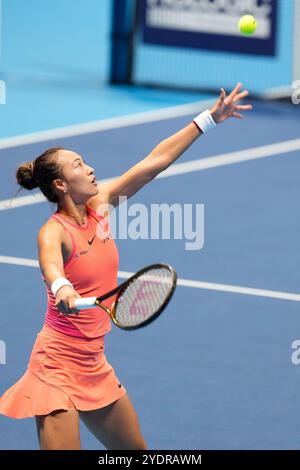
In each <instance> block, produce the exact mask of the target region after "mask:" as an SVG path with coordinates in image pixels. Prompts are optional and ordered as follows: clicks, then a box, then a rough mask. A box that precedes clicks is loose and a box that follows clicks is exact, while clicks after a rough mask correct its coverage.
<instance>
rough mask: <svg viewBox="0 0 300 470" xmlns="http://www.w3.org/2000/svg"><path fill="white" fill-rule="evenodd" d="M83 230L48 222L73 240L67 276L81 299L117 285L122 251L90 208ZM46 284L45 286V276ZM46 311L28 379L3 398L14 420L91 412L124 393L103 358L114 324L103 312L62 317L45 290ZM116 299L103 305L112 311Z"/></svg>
mask: <svg viewBox="0 0 300 470" xmlns="http://www.w3.org/2000/svg"><path fill="white" fill-rule="evenodd" d="M86 209H87V222H86V224H85V225H84V226H82V227H79V226H77V225H75V224H72V223H71V222H69V221H68V220H66V219H65V218H63V217H62V216H61V215H60V214H58V213H55V214H53V215H52V216H51V217H50V220H53V221H54V222H56V223H59V224H61V225H62V226H63V228H64V230H66V231H67V232H68V233H69V236H70V237H71V240H72V253H71V255H70V256H69V258H68V259H67V261H66V262H65V264H64V273H65V277H66V278H67V279H68V280H69V281H70V282H71V283H72V284H73V286H74V289H75V290H76V291H77V292H78V293H79V295H81V296H82V297H91V296H100V295H102V294H104V293H106V292H108V291H109V290H111V289H113V288H114V287H116V285H117V272H118V261H119V257H118V251H117V247H116V245H115V242H114V240H113V238H112V234H111V231H110V227H109V224H108V222H107V220H106V219H105V218H104V217H102V216H100V215H98V214H97V213H96V212H95V211H94V210H93V209H92V208H90V207H88V206H86ZM43 280H44V281H45V279H44V277H43ZM46 289H47V296H48V307H47V311H46V316H45V322H44V326H43V328H42V330H41V331H40V332H39V333H38V335H37V338H36V341H35V344H34V346H33V350H32V352H31V355H30V359H29V362H28V368H27V370H26V372H25V374H24V375H23V376H22V377H21V378H20V379H19V380H18V381H17V382H16V383H15V384H14V385H13V386H12V387H10V388H9V389H8V390H7V391H6V392H5V393H4V395H3V396H2V397H1V398H0V413H1V414H4V415H6V416H9V417H11V418H29V417H33V416H37V415H47V414H50V413H51V412H53V411H56V410H68V409H70V408H76V409H77V410H78V411H90V410H95V409H98V408H102V407H104V406H107V405H109V404H111V403H113V402H114V401H116V400H118V399H119V398H121V397H122V396H123V395H125V394H126V390H125V388H124V387H123V386H122V385H121V384H120V382H119V380H118V378H117V376H116V374H115V372H114V369H113V368H112V366H111V365H110V364H109V363H108V362H107V359H106V356H105V354H104V337H105V335H106V334H107V333H108V332H109V331H110V330H111V320H110V318H109V316H108V314H107V313H106V312H105V311H104V310H102V309H101V308H95V309H86V310H80V311H79V314H78V315H76V314H71V315H67V316H64V315H62V313H60V311H59V310H58V309H57V307H56V306H55V298H54V296H53V295H52V292H51V290H50V289H49V288H48V287H47V285H46ZM113 300H114V297H112V298H110V299H107V300H106V301H104V302H103V303H104V305H106V306H107V307H108V308H109V307H110V306H111V304H112V302H113Z"/></svg>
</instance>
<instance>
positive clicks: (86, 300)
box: [74, 297, 97, 310]
mask: <svg viewBox="0 0 300 470" xmlns="http://www.w3.org/2000/svg"><path fill="white" fill-rule="evenodd" d="M96 298H97V297H82V298H81V299H75V302H74V304H75V307H76V308H77V310H83V309H85V308H94V307H97V305H96V304H95V300H96Z"/></svg>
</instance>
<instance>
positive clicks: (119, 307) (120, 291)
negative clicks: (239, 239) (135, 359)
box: [74, 263, 177, 330]
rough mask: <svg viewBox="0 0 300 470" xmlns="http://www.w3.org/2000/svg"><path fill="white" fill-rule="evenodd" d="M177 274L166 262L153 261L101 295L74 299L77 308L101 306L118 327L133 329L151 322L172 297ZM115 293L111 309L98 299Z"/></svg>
mask: <svg viewBox="0 0 300 470" xmlns="http://www.w3.org/2000/svg"><path fill="white" fill-rule="evenodd" d="M176 283H177V274H176V271H175V269H174V268H172V267H171V266H170V265H168V264H161V263H157V264H152V265H149V266H146V267H145V268H143V269H141V270H140V271H138V272H137V273H136V274H134V275H133V276H131V277H130V278H129V279H127V281H125V282H123V283H122V284H121V285H119V286H118V287H116V288H115V289H113V290H112V291H110V292H108V293H106V294H104V295H102V296H100V297H81V298H79V299H75V301H74V305H75V307H76V308H77V309H86V308H94V307H100V308H102V309H103V310H105V311H106V313H107V314H108V315H109V316H110V318H111V319H112V321H113V322H114V324H115V325H116V326H118V327H119V328H123V329H125V330H135V329H137V328H141V327H143V326H146V325H148V324H149V323H151V322H152V321H153V320H154V319H155V318H157V317H158V315H160V314H161V313H162V312H163V310H164V309H165V308H166V306H167V305H168V303H169V301H170V300H171V298H172V296H173V294H174V291H175V287H176ZM115 294H117V295H116V298H115V300H114V302H113V303H112V305H111V308H110V309H108V308H107V307H106V306H104V305H103V304H102V303H101V302H102V301H103V300H105V299H108V298H109V297H112V296H113V295H115Z"/></svg>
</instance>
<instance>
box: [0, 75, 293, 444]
mask: <svg viewBox="0 0 300 470" xmlns="http://www.w3.org/2000/svg"><path fill="white" fill-rule="evenodd" d="M236 77H237V79H238V73H237V74H236ZM8 84H9V80H8ZM245 86H247V87H249V86H248V84H247V83H245ZM50 88H51V86H50V85H49V84H48V85H47V86H45V90H44V91H43V93H44V96H45V99H48V100H49V99H51V97H50V93H51V91H50ZM8 89H9V86H8ZM125 89H126V94H127V93H128V102H127V104H126V105H125V104H124V105H123V106H121V108H122V111H121V112H120V114H119V115H117V105H118V100H119V97H120V95H119V93H123V92H124V90H125ZM52 91H53V88H52ZM249 91H250V92H251V88H250V87H249ZM69 92H70V90H69ZM108 92H109V93H110V101H111V103H112V106H113V108H114V109H115V110H116V111H115V114H114V115H113V116H112V114H111V113H110V112H106V111H105V110H102V116H94V115H93V116H92V115H91V114H90V115H89V119H87V118H86V117H85V116H84V117H81V116H80V115H79V114H80V113H79V114H78V116H76V118H74V120H73V121H71V120H70V119H69V117H66V118H65V121H64V123H62V122H61V123H57V124H56V125H53V126H50V127H47V124H44V128H41V127H38V125H37V124H36V123H35V120H36V119H37V117H36V116H35V115H34V114H35V113H34V109H31V110H28V115H29V116H30V117H29V118H28V121H27V124H28V122H30V126H28V128H27V129H25V128H24V130H23V131H22V129H20V130H19V131H18V132H17V133H12V134H11V133H9V129H8V130H7V133H6V135H3V136H2V143H1V140H0V159H1V168H2V178H1V188H0V209H1V210H0V224H1V252H0V273H1V284H0V297H1V310H2V315H1V318H0V340H1V344H2V346H3V345H4V343H5V346H6V351H4V349H3V347H2V361H0V371H1V382H0V386H1V389H0V395H2V393H3V392H4V391H5V390H6V389H7V388H9V387H10V386H11V385H12V384H13V383H15V382H16V381H17V380H18V379H19V378H20V376H21V375H22V374H23V373H24V371H25V369H26V367H27V363H28V359H29V355H30V352H31V348H32V345H33V343H34V340H35V337H36V334H37V332H38V331H39V330H40V329H41V327H42V324H43V320H44V313H45V310H46V294H45V291H44V284H43V282H42V279H41V274H40V271H39V269H38V265H37V249H36V235H37V233H38V230H39V228H40V227H41V225H42V224H43V223H45V222H46V220H47V219H48V218H49V217H50V215H51V213H52V212H53V211H54V206H51V204H49V203H48V202H44V201H41V200H40V199H38V198H35V197H33V196H32V194H30V195H29V196H28V194H29V193H28V194H26V192H25V191H22V192H21V193H20V194H18V195H17V196H16V198H15V201H14V202H13V204H12V206H11V207H8V204H9V200H10V198H11V197H12V195H13V194H14V191H15V190H16V185H15V182H14V174H15V170H16V167H17V166H18V165H19V164H20V162H22V161H23V160H29V159H32V158H34V157H35V156H37V155H39V153H41V152H42V151H43V150H45V149H46V148H48V147H53V146H56V145H61V146H63V147H65V148H68V149H72V150H74V151H76V152H79V153H80V154H82V155H83V156H84V157H85V160H86V161H87V162H88V163H89V164H90V165H91V166H92V167H93V168H94V169H95V174H96V177H97V179H98V180H104V179H106V178H112V177H114V176H118V175H120V174H121V173H122V172H124V171H126V170H127V169H128V168H129V167H130V166H132V165H134V164H135V163H136V162H138V161H139V160H140V159H142V158H144V157H145V156H146V155H147V154H148V153H149V152H150V151H151V149H152V148H153V147H154V146H155V145H156V144H157V143H158V142H160V141H161V140H163V139H164V138H166V137H167V136H169V135H171V134H173V133H175V132H176V131H178V130H179V129H181V128H182V127H183V126H185V125H186V124H187V123H189V122H190V121H191V120H192V119H193V117H194V115H195V111H194V110H192V109H193V108H189V107H188V106H194V107H195V108H197V107H199V111H198V112H200V111H201V110H202V109H206V108H207V107H208V106H207V104H206V103H207V98H208V96H209V99H210V100H211V99H213V97H212V96H211V95H207V94H205V93H195V94H194V95H193V94H190V93H188V92H187V93H186V94H185V93H184V92H180V96H179V95H178V94H177V93H176V91H170V90H169V91H159V90H157V91H155V90H154V91H149V90H144V91H143V90H142V91H141V90H139V89H134V88H133V90H132V91H128V90H127V88H126V87H125V88H122V87H121V88H120V89H111V88H109V87H107V88H106V87H105V86H103V87H102V93H103V95H104V94H105V95H106V96H107V93H108ZM76 94H77V91H76V90H73V92H72V96H73V98H74V100H75V97H76ZM151 94H152V96H151ZM123 96H124V95H123ZM159 96H160V97H161V99H163V106H161V103H160V99H158V97H159ZM162 97H163V98H162ZM24 99H26V94H25V95H24ZM34 99H37V100H39V99H40V98H38V97H35V98H33V100H34ZM89 99H90V98H89ZM99 99H101V97H99ZM143 100H145V101H149V106H148V107H146V108H142V103H141V102H142V101H143ZM137 101H139V105H138V106H136V104H137ZM195 102H197V103H195ZM250 102H251V103H252V104H253V107H254V109H253V111H252V112H251V113H249V115H248V114H247V116H246V117H245V119H244V120H242V121H238V120H230V121H229V122H226V123H224V125H220V126H218V128H217V129H216V130H215V131H214V132H211V133H209V134H208V135H205V136H202V137H201V138H200V139H199V140H198V141H197V142H196V143H195V144H193V145H192V146H191V147H190V148H189V149H188V150H187V151H186V152H185V154H184V155H183V156H182V157H181V158H180V160H179V161H178V162H176V163H175V164H174V165H173V167H174V169H176V171H174V174H172V173H170V174H168V173H167V172H166V174H165V175H164V177H161V178H160V177H159V178H157V179H156V180H155V181H153V182H152V183H150V184H149V185H147V186H146V187H145V188H143V189H142V190H141V191H140V192H139V193H138V194H137V195H135V196H134V198H133V199H132V200H130V202H132V203H142V204H145V205H146V206H147V207H149V208H150V207H151V204H162V203H167V204H169V205H170V206H171V205H172V204H176V203H179V204H193V205H194V204H204V214H205V216H204V237H205V239H204V246H203V248H202V249H201V250H194V251H192V250H190V251H189V250H186V249H185V244H184V240H176V239H172V238H171V239H170V240H162V239H159V240H151V239H146V240H141V239H137V240H132V239H127V240H123V239H118V240H117V241H116V242H117V246H118V248H119V252H120V271H122V272H121V273H120V274H121V276H120V279H119V281H120V282H121V281H122V280H123V279H124V272H125V273H128V272H135V271H137V270H138V269H140V268H141V267H143V266H145V265H147V264H151V263H155V262H167V263H169V264H171V265H172V266H174V267H175V269H176V270H177V273H178V278H179V282H178V287H177V290H176V292H175V296H174V298H173V299H172V301H171V303H170V304H169V306H168V308H167V310H166V311H165V312H164V313H163V315H162V316H161V317H160V318H159V319H158V320H157V321H155V322H154V323H153V324H151V325H149V326H148V327H147V328H143V329H141V330H139V331H134V332H125V331H121V330H119V329H118V328H116V327H113V330H112V332H111V333H110V334H109V335H108V336H107V338H106V355H107V358H108V360H109V362H110V363H111V364H112V365H113V367H114V368H115V370H116V372H117V374H118V376H119V378H120V379H121V380H122V383H123V384H124V386H125V387H126V389H127V391H128V393H129V396H130V397H131V399H132V401H133V404H134V405H135V407H136V410H137V412H138V415H139V419H140V423H141V427H142V430H143V433H144V436H145V439H146V441H147V442H148V445H149V448H150V449H297V448H299V438H298V414H299V411H300V409H299V408H300V407H299V399H298V389H299V384H300V376H299V371H300V363H299V365H298V363H297V362H298V361H297V360H296V359H297V358H298V356H297V354H296V353H297V351H296V348H295V344H294V347H293V342H294V341H295V340H299V342H300V315H299V314H300V309H299V300H300V288H299V285H300V275H299V269H298V266H299V263H300V250H299V246H298V239H299V233H300V219H299V217H298V215H299V209H298V201H299V199H300V190H299V173H300V163H299V151H300V139H299V124H300V114H299V106H297V105H293V104H292V102H291V101H285V102H275V101H273V100H272V101H271V100H270V101H261V100H253V101H252V100H251V99H250ZM63 103H64V102H63ZM178 105H183V106H187V107H186V108H181V106H178ZM172 106H173V108H172ZM6 107H7V108H9V107H10V105H9V101H8V102H7V104H6ZM162 107H163V108H164V110H166V108H167V109H168V113H166V116H163V115H160V110H161V108H162ZM3 108H4V107H2V109H1V112H2V113H3V115H4V116H5V112H6V110H4V109H3ZM33 108H34V101H33ZM85 109H86V108H85ZM142 109H143V111H150V110H151V111H153V115H152V116H150V115H149V114H145V112H141V111H142ZM189 109H191V111H189ZM172 110H174V111H173V112H172ZM23 111H24V110H23ZM7 112H8V113H11V115H13V116H14V117H15V118H17V106H16V107H15V109H12V108H10V109H8V111H7ZM137 113H140V114H137ZM124 115H125V116H127V117H125V118H124ZM133 115H135V118H134V119H133V118H132V116H133ZM121 116H123V118H121ZM53 118H54V114H53ZM107 118H112V119H111V121H110V122H108V121H107ZM81 119H82V122H84V121H86V122H87V121H95V119H97V124H95V127H94V128H93V127H92V126H90V127H88V126H87V128H86V129H84V127H82V128H81V129H79V128H73V129H71V128H70V129H69V130H68V131H66V130H65V129H66V128H65V127H64V126H67V125H74V124H78V123H80V122H81V121H80V120H81ZM5 126H8V125H7V123H6V124H5ZM8 127H9V126H8ZM25 127H26V126H25ZM56 127H59V129H56ZM97 128H98V129H97ZM47 129H50V134H49V136H48V137H47V135H46V134H39V133H38V132H40V131H45V130H47ZM53 129H54V130H53ZM61 129H62V130H61ZM20 135H21V137H18V136H20ZM26 136H28V139H27V140H26ZM9 138H10V139H11V140H9ZM201 162H202V163H201ZM37 194H38V193H37ZM24 196H26V197H25V198H24ZM119 210H120V209H119ZM299 344H300V343H299ZM298 347H299V346H298ZM1 362H2V363H1ZM4 362H5V363H4ZM299 362H300V361H299ZM0 433H1V436H2V438H1V445H0V447H1V449H38V441H37V437H36V431H35V425H34V421H33V420H30V419H26V420H11V419H9V418H6V417H4V416H1V418H0ZM81 437H82V445H83V448H84V449H99V447H100V446H99V443H98V441H96V439H94V438H93V437H92V436H91V434H90V433H89V432H88V431H87V430H86V428H85V427H84V426H83V425H82V428H81Z"/></svg>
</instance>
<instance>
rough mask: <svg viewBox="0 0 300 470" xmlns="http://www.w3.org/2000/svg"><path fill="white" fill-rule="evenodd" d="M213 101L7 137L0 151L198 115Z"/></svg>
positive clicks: (213, 100) (2, 140)
mask: <svg viewBox="0 0 300 470" xmlns="http://www.w3.org/2000/svg"><path fill="white" fill-rule="evenodd" d="M215 101H216V100H215V99H211V100H205V101H196V102H193V103H189V104H182V105H178V106H169V107H167V108H161V109H155V110H152V111H144V112H141V113H135V114H129V115H125V116H116V117H113V118H108V119H101V120H98V121H92V122H85V123H82V124H75V125H73V126H66V127H59V128H56V129H50V130H48V131H40V132H34V133H31V134H24V135H17V136H14V137H7V138H5V139H0V149H7V148H12V147H19V146H21V145H28V144H36V143H38V142H46V141H48V140H54V139H63V138H66V137H75V136H78V135H85V134H91V133H92V132H100V131H106V130H110V129H119V128H121V127H127V126H136V125H138V124H144V123H147V122H153V121H164V120H166V119H173V118H177V117H182V116H188V115H189V114H193V113H200V112H201V111H203V109H206V108H207V107H209V106H211V105H212V104H213V103H214V102H215Z"/></svg>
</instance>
